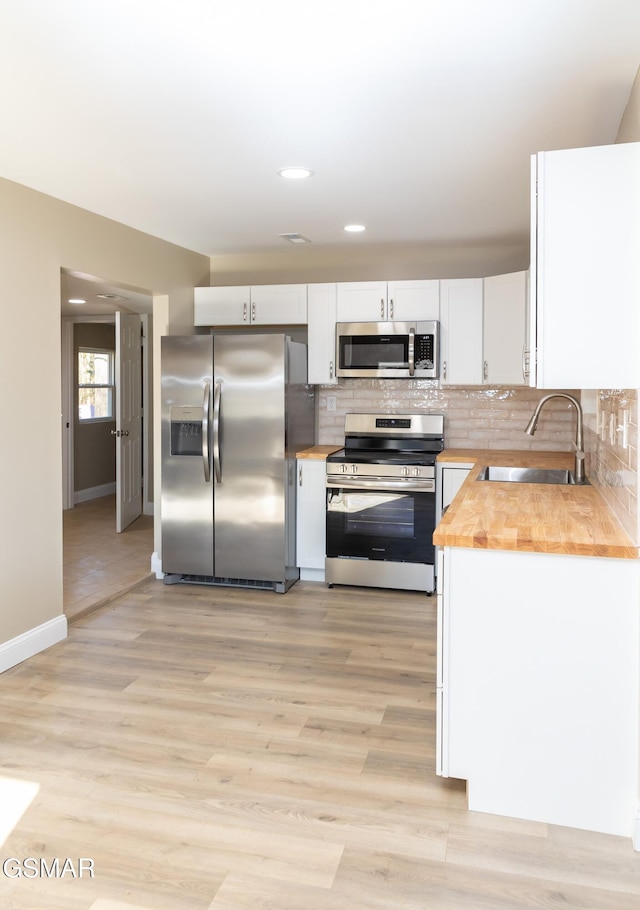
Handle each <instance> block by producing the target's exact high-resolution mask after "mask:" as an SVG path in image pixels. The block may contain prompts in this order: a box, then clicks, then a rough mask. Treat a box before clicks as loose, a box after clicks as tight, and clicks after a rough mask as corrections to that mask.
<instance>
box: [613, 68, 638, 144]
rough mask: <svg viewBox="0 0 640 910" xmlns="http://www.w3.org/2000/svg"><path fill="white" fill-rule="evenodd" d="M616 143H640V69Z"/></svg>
mask: <svg viewBox="0 0 640 910" xmlns="http://www.w3.org/2000/svg"><path fill="white" fill-rule="evenodd" d="M616 142H640V68H638V72H637V74H636V79H635V82H634V83H633V86H632V88H631V94H630V95H629V100H628V102H627V106H626V108H625V111H624V114H623V115H622V120H621V121H620V127H619V129H618V135H617V137H616Z"/></svg>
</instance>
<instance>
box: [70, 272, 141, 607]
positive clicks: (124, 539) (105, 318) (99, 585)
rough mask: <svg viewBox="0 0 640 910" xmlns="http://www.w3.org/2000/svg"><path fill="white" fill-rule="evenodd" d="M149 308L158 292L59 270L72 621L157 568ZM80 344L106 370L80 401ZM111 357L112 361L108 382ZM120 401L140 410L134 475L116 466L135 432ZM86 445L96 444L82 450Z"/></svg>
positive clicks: (129, 462)
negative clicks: (126, 504)
mask: <svg viewBox="0 0 640 910" xmlns="http://www.w3.org/2000/svg"><path fill="white" fill-rule="evenodd" d="M70 300H78V301H80V300H82V301H84V303H70V302H69V301H70ZM152 307H153V299H152V296H151V294H147V293H144V292H141V291H138V290H135V291H134V290H131V289H129V288H127V287H123V286H120V285H116V284H114V283H113V282H105V281H104V280H102V279H98V278H95V277H93V276H89V275H84V274H79V273H73V272H70V271H68V270H64V269H63V270H61V320H62V403H63V404H62V426H61V431H62V450H63V478H62V480H63V508H64V512H63V566H64V612H65V614H66V615H67V618H68V619H73V618H75V617H76V616H77V615H79V614H81V613H83V612H85V611H86V610H87V609H90V608H91V607H92V606H93V607H95V605H97V604H99V603H101V602H103V601H104V599H105V598H107V599H109V598H110V597H113V596H115V595H116V594H118V593H121V592H122V590H126V589H127V588H128V587H130V586H131V585H132V584H135V583H137V582H139V581H141V580H142V579H144V578H147V577H148V575H149V573H150V561H151V558H152V554H153V488H152V487H153V444H152V416H153V415H152V392H151V390H152V354H151V345H152ZM123 326H124V327H125V328H126V329H127V330H128V333H129V336H130V337H129V340H128V341H127V336H126V334H125V335H124V337H125V341H126V343H125V345H123V346H121V345H120V343H121V340H122V337H123V332H122V327H123ZM118 329H121V331H118ZM127 345H128V346H129V347H130V348H132V349H134V355H135V356H134V358H133V359H132V358H131V356H129V357H128V358H127ZM135 348H137V354H136V353H135ZM80 350H82V351H83V355H82V356H83V358H84V359H83V360H82V362H83V363H85V362H87V363H89V366H90V367H91V368H93V367H94V363H93V360H94V359H95V361H96V364H95V365H96V366H99V367H100V370H101V371H102V373H103V375H102V376H101V377H100V376H98V373H99V372H100V370H97V369H93V370H92V371H91V370H90V371H89V373H88V376H89V380H90V381H89V382H88V383H85V385H86V384H88V385H89V386H90V388H89V397H88V398H84V397H83V399H82V403H81V399H80V397H79V391H78V390H79V388H80V384H79V372H78V363H79V360H80V357H79V352H80ZM129 354H130V352H129ZM136 357H137V361H136V359H135V358H136ZM108 363H110V364H111V367H112V374H113V375H112V376H111V380H109V375H110V370H109V369H107V364H108ZM127 363H128V365H129V367H128V368H125V367H124V366H123V364H124V365H126V364H127ZM105 377H106V378H105ZM84 378H85V379H86V378H87V376H85V377H84ZM101 383H102V384H101ZM123 400H124V402H125V405H127V407H128V405H129V403H130V402H131V401H133V402H135V403H136V405H137V410H138V412H139V417H140V421H139V423H140V426H139V428H138V440H139V444H138V446H137V449H135V450H133V449H130V450H129V454H128V457H127V458H126V465H125V468H126V469H128V471H129V475H128V476H127V470H125V471H122V470H118V471H116V470H115V468H116V464H115V462H116V447H117V446H118V444H119V443H120V449H121V451H122V450H124V451H125V452H126V451H127V450H126V447H125V446H124V445H122V443H124V442H126V441H128V440H129V439H130V438H131V435H133V434H131V435H130V433H131V429H130V428H131V423H127V422H125V421H124V418H125V417H126V418H127V419H128V418H130V416H131V414H130V413H129V412H130V410H131V408H129V411H127V408H126V407H125V409H124V412H123V409H122V401H123ZM81 416H82V417H83V418H84V419H81ZM116 416H117V417H118V422H117V423H116V419H115V418H116ZM122 427H126V429H127V433H126V434H122V436H121V437H120V438H118V437H117V436H116V435H115V434H116V432H117V430H121V429H122ZM87 440H88V442H87ZM83 445H88V446H89V449H88V451H87V452H86V453H85V454H84V455H83V453H82V446H83ZM91 446H92V447H93V450H91ZM79 447H80V454H79V451H78V450H79ZM131 452H133V454H131ZM78 461H80V464H78ZM101 471H102V473H101ZM123 477H124V481H123ZM92 478H93V479H92ZM136 486H137V488H138V490H139V491H141V495H140V500H139V503H138V505H137V506H135V504H134V509H135V511H134V512H133V513H132V514H131V513H129V514H126V511H123V510H121V509H119V505H120V503H121V502H122V501H123V493H124V494H125V495H124V498H125V499H126V494H127V492H128V490H129V489H135V487H136ZM118 487H120V489H118ZM141 513H142V514H141ZM139 515H140V517H138V516H139ZM127 526H128V527H127ZM125 528H127V529H126V530H125ZM119 531H124V533H119Z"/></svg>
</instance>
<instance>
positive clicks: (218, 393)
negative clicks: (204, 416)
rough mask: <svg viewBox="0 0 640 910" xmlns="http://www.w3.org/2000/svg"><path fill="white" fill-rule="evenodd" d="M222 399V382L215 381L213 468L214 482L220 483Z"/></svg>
mask: <svg viewBox="0 0 640 910" xmlns="http://www.w3.org/2000/svg"><path fill="white" fill-rule="evenodd" d="M221 400H222V383H221V382H216V388H215V392H214V393H213V470H214V471H215V475H216V483H222V466H221V464H220V402H221Z"/></svg>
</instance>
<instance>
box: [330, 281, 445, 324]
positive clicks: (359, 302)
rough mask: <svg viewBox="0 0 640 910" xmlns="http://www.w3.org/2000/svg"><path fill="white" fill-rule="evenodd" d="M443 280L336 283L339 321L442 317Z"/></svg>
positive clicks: (405, 319)
mask: <svg viewBox="0 0 640 910" xmlns="http://www.w3.org/2000/svg"><path fill="white" fill-rule="evenodd" d="M439 310H440V282H439V281H438V280H437V279H436V280H420V281H389V282H386V281H348V282H340V283H338V285H337V322H391V321H393V320H397V321H399V322H404V321H407V320H432V319H438V318H439Z"/></svg>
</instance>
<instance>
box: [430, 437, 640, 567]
mask: <svg viewBox="0 0 640 910" xmlns="http://www.w3.org/2000/svg"><path fill="white" fill-rule="evenodd" d="M438 461H440V462H447V463H448V464H455V463H456V462H457V463H461V464H462V463H464V464H470V463H473V465H474V467H473V468H472V470H471V472H470V474H469V476H468V477H467V479H466V480H465V482H464V484H463V485H462V487H461V488H460V490H459V491H458V493H457V494H456V496H455V498H454V500H453V502H452V503H451V505H450V506H449V508H448V509H447V511H446V512H445V514H444V515H443V516H442V518H441V520H440V523H439V524H438V527H437V528H436V530H435V533H434V535H433V541H434V543H435V544H436V545H437V546H443V547H471V548H476V549H488V550H519V551H522V552H531V553H560V554H565V555H567V556H609V557H619V558H624V559H637V558H638V547H636V546H634V544H633V541H632V540H631V539H630V537H629V536H628V535H627V534H626V532H625V531H624V529H623V528H622V526H621V525H620V524H619V523H618V521H617V519H616V517H615V515H614V514H613V512H612V510H611V509H610V508H609V505H608V504H607V502H606V500H605V499H604V497H603V496H602V495H601V494H600V492H599V491H598V488H597V487H596V486H595V485H591V484H588V485H585V486H567V485H563V484H539V483H510V482H501V481H482V480H477V479H476V478H477V476H478V474H479V473H480V471H481V470H482V468H484V467H485V466H486V465H490V464H491V465H505V466H507V467H535V468H571V469H573V464H574V459H573V455H572V453H571V452H528V451H516V450H508V451H500V450H495V449H494V450H487V449H446V450H445V451H444V452H442V453H441V454H440V455H439V456H438Z"/></svg>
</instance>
